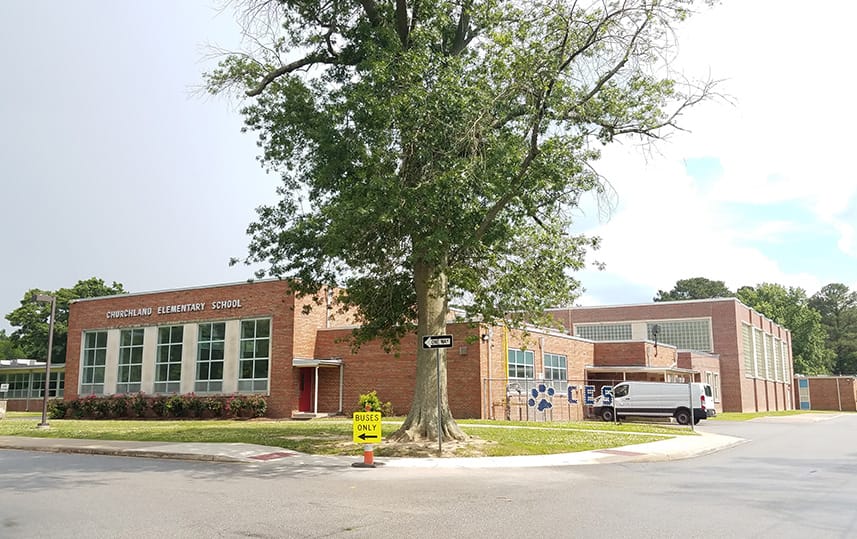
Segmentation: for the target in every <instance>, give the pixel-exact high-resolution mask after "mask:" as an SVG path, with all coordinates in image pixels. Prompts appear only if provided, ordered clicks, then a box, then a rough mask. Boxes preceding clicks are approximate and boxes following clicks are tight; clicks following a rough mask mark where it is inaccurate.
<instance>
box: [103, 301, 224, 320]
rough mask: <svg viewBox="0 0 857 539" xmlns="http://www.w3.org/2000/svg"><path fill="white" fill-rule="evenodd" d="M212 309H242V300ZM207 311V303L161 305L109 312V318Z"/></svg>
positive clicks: (216, 304)
mask: <svg viewBox="0 0 857 539" xmlns="http://www.w3.org/2000/svg"><path fill="white" fill-rule="evenodd" d="M209 306H210V309H211V310H213V311H218V310H222V309H240V308H241V300H240V299H225V300H220V301H212V302H211V303H210V304H209ZM204 310H205V302H203V303H183V304H181V305H159V306H158V307H157V308H156V309H152V307H141V308H139V309H121V310H118V311H107V318H108V319H110V318H132V317H136V316H152V313H153V312H154V313H156V314H176V313H192V312H199V311H204Z"/></svg>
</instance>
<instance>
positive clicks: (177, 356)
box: [153, 324, 184, 394]
mask: <svg viewBox="0 0 857 539" xmlns="http://www.w3.org/2000/svg"><path fill="white" fill-rule="evenodd" d="M176 330H178V332H179V335H178V340H175V338H176V335H175V333H176ZM165 334H166V340H164V335H165ZM183 355H184V326H183V325H181V324H177V325H171V326H159V327H158V344H157V345H156V348H155V380H154V386H153V391H154V392H155V393H161V394H162V393H180V392H181V381H182V374H183V372H182V371H183V369H182V357H183ZM164 356H166V360H164ZM176 365H178V379H174V378H173V376H172V373H173V368H174V367H175V366H176ZM162 370H163V371H164V372H165V373H166V376H165V377H164V376H163V375H162V374H161V371H162ZM162 378H165V379H162Z"/></svg>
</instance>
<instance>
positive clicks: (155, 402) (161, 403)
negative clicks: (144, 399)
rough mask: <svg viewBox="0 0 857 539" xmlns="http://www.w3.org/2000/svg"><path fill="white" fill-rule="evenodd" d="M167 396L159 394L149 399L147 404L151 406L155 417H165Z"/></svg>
mask: <svg viewBox="0 0 857 539" xmlns="http://www.w3.org/2000/svg"><path fill="white" fill-rule="evenodd" d="M167 398H168V397H165V396H162V395H159V396H157V397H152V400H150V401H149V406H150V407H151V408H152V412H153V413H154V414H155V417H167Z"/></svg>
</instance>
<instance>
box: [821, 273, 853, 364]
mask: <svg viewBox="0 0 857 539" xmlns="http://www.w3.org/2000/svg"><path fill="white" fill-rule="evenodd" d="M809 305H810V307H812V308H814V309H815V310H817V311H818V312H819V314H821V324H822V325H823V326H824V329H825V330H826V331H827V347H828V348H829V349H830V350H832V351H833V354H834V358H833V372H834V373H835V374H857V292H853V291H851V290H849V289H848V287H847V286H846V285H844V284H842V283H830V284H828V285H827V286H825V287H824V288H822V289H821V290H819V291H818V292H816V293H815V294H813V296H812V297H811V298H809Z"/></svg>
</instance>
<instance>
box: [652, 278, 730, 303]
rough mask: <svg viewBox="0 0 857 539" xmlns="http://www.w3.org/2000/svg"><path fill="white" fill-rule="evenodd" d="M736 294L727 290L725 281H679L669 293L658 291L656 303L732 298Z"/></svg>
mask: <svg viewBox="0 0 857 539" xmlns="http://www.w3.org/2000/svg"><path fill="white" fill-rule="evenodd" d="M731 297H735V292H732V291H731V290H729V288H727V286H726V283H725V282H723V281H712V280H711V279H706V278H705V277H692V278H690V279H679V280H678V281H676V283H675V286H674V287H673V289H672V290H670V291H669V292H665V291H663V290H658V295H657V296H655V297H654V298H652V299H653V300H654V301H680V300H685V299H709V298H731Z"/></svg>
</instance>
